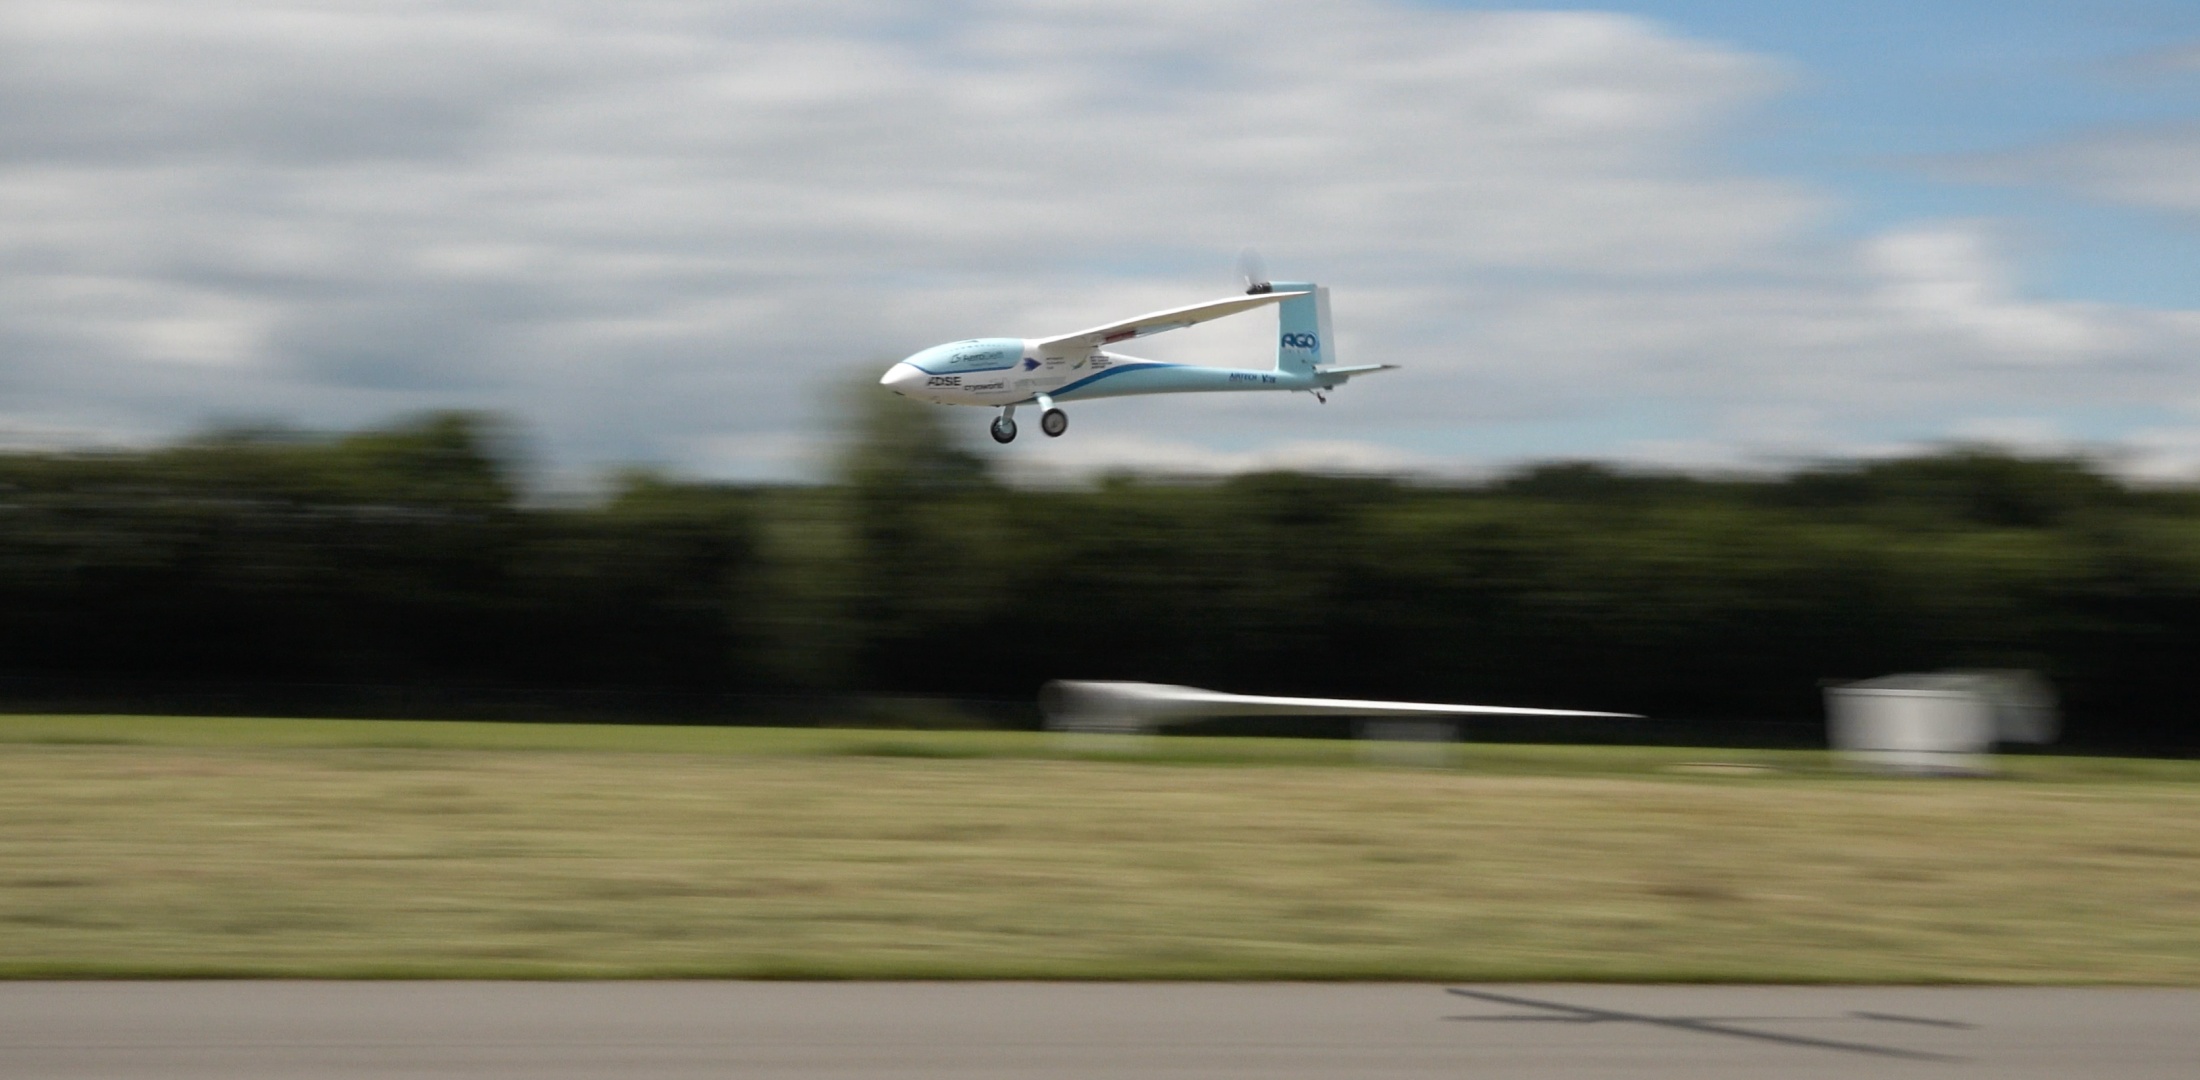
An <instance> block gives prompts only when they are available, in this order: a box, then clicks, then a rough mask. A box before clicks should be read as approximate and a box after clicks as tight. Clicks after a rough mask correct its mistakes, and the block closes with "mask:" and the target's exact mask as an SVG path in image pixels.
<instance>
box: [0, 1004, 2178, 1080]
mask: <svg viewBox="0 0 2200 1080" xmlns="http://www.w3.org/2000/svg"><path fill="white" fill-rule="evenodd" d="M0 1075H4V1076H7V1077H10V1078H14V1080H30V1078H66V1080H78V1078H85V1080H88V1078H93V1077H98V1078H101V1080H127V1078H136V1077H163V1078H199V1077H204V1078H213V1077H221V1078H224V1080H248V1078H260V1077H277V1076H280V1077H327V1078H364V1077H396V1076H403V1077H463V1078H469V1080H478V1078H505V1077H511V1078H519V1077H526V1078H530V1080H544V1078H561V1077H613V1076H616V1077H626V1078H642V1077H647V1078H659V1077H664V1078H672V1077H728V1076H740V1077H870V1076H893V1077H940V1078H947V1077H958V1078H968V1077H1080V1078H1085V1077H1134V1076H1135V1077H1231V1078H1239V1077H1242V1078H1247V1080H1251V1078H1255V1077H1258V1078H1263V1080H1274V1078H1302V1077H1303V1078H1312V1077H1325V1078H1326V1077H1347V1076H1349V1077H1380V1078H1389V1080H1408V1078H1420V1077H1444V1078H1447V1080H1451V1078H1458V1077H1484V1076H1488V1077H1528V1078H1537V1077H1552V1078H1556V1077H1567V1078H1573V1077H1614V1078H1617V1077H1628V1078H1645V1077H1648V1078H1657V1077H1673V1078H1679V1077H1764V1076H1782V1077H1865V1076H1870V1077H1909V1076H1918V1077H1947V1078H1956V1077H1972V1076H1979V1077H1984V1076H1993V1077H2004V1078H2007V1077H2072V1076H2086V1077H2092V1078H2133V1080H2136V1078H2142V1077H2163V1078H2168V1077H2177V1078H2179V1080H2183V1078H2187V1077H2191V1076H2194V1075H2200V991H2193V990H2148V989H2036V988H2029V989H2028V988H2012V989H2002V988H1915V987H1701V986H1685V987H1670V986H1659V987H1644V986H1590V985H1532V986H1528V985H1521V986H1500V985H1455V986H1435V985H1395V984H1386V985H1327V984H1194V985H1187V984H1139V983H1100V984H1095V983H724V982H651V983H464V982H424V983H408V982H163V983H120V982H63V983H54V982H48V983H36V982H18V983H0Z"/></svg>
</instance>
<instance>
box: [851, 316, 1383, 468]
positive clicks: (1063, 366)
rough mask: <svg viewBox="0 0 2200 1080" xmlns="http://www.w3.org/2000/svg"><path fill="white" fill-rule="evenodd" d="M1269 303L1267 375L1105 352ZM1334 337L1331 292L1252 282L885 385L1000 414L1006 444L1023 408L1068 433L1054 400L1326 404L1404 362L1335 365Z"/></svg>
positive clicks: (933, 360) (966, 352)
mask: <svg viewBox="0 0 2200 1080" xmlns="http://www.w3.org/2000/svg"><path fill="white" fill-rule="evenodd" d="M1269 304H1275V305H1277V307H1276V315H1277V318H1276V321H1277V324H1278V336H1277V339H1276V366H1275V367H1273V368H1270V369H1268V370H1265V371H1261V370H1254V369H1249V368H1223V367H1200V366H1197V365H1192V364H1165V363H1162V362H1160V361H1158V360H1141V359H1139V358H1138V357H1135V356H1124V355H1122V354H1120V353H1112V352H1109V351H1107V349H1106V346H1109V345H1113V344H1115V343H1116V342H1119V341H1129V340H1131V339H1132V338H1142V337H1149V336H1151V335H1154V334H1158V333H1161V332H1162V331H1164V330H1181V329H1183V328H1184V327H1187V326H1196V325H1198V324H1200V323H1203V322H1206V321H1208V320H1210V319H1219V318H1222V317H1223V316H1225V315H1236V314H1238V313H1239V312H1244V311H1251V310H1253V309H1254V308H1258V307H1265V306H1267V305H1269ZM1330 340H1331V339H1330V336H1329V290H1328V289H1327V288H1326V287H1324V286H1320V285H1315V284H1313V283H1311V282H1294V281H1278V282H1269V281H1259V280H1250V281H1249V283H1248V286H1247V288H1246V290H1245V295H1244V296H1233V297H1229V298H1227V299H1223V300H1209V301H1207V302H1206V303H1201V304H1192V305H1189V306H1187V307H1180V308H1170V309H1169V310H1167V311H1156V312H1153V313H1152V314H1150V315H1140V316H1138V317H1137V318H1135V319H1124V320H1122V321H1121V322H1112V323H1108V324H1106V325H1103V326H1095V327H1092V328H1091V329H1089V330H1079V331H1077V332H1076V333H1074V334H1063V335H1060V336H1059V337H1047V338H972V339H970V340H968V341H956V342H950V343H948V344H946V345H934V346H933V347H931V348H929V349H926V350H924V351H923V352H920V353H917V354H915V355H913V356H911V357H909V358H908V359H907V360H903V361H902V362H900V363H898V364H895V365H894V366H893V367H891V368H888V369H887V371H886V374H885V375H884V376H882V377H880V379H879V384H880V385H882V386H885V387H886V388H887V389H889V390H892V391H893V392H895V393H897V394H901V395H902V396H904V397H912V398H916V399H918V400H920V401H929V402H933V403H935V404H940V405H983V406H988V407H993V408H998V409H1000V410H1001V413H1000V415H999V416H997V417H995V418H994V419H993V441H994V442H1001V443H1005V442H1009V441H1012V440H1014V439H1015V438H1016V408H1017V406H1020V405H1037V406H1038V407H1039V408H1040V410H1041V412H1040V413H1039V430H1041V431H1044V432H1046V433H1047V434H1048V435H1050V436H1054V435H1060V434H1061V433H1062V432H1064V431H1067V430H1069V416H1068V415H1067V414H1065V413H1064V412H1062V410H1061V409H1060V408H1059V407H1057V405H1056V404H1055V403H1056V402H1061V401H1081V400H1084V399H1086V398H1103V397H1128V396H1130V395H1133V394H1189V393H1199V392H1203V391H1212V390H1299V391H1304V392H1307V393H1310V394H1313V395H1314V396H1315V398H1317V399H1319V400H1322V401H1327V400H1328V397H1327V395H1328V392H1329V391H1330V390H1331V389H1332V388H1334V387H1337V386H1341V385H1343V384H1344V382H1345V380H1347V379H1350V378H1351V377H1352V376H1354V375H1365V374H1367V373H1369V372H1373V371H1387V370H1390V369H1392V368H1395V367H1397V366H1398V365H1396V364H1362V365H1359V366H1357V367H1339V366H1336V365H1335V364H1334V363H1333V361H1334V359H1335V354H1334V353H1332V352H1331V351H1330Z"/></svg>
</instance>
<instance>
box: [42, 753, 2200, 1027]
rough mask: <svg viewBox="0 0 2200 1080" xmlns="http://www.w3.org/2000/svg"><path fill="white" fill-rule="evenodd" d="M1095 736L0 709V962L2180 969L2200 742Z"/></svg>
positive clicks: (2167, 974) (1713, 971) (1148, 974)
mask: <svg viewBox="0 0 2200 1080" xmlns="http://www.w3.org/2000/svg"><path fill="white" fill-rule="evenodd" d="M1107 746H1108V744H1106V743H1105V742H1101V741H1095V740H1093V739H1090V738H1088V739H1086V740H1084V741H1064V740H1063V739H1061V738H1058V737H1053V736H1046V735H1037V734H1023V733H974V732H877V731H836V730H774V729H739V728H731V729H729V728H642V727H592V726H579V725H574V726H563V725H559V726H551V725H522V724H461V723H452V724H435V723H414V722H397V721H333V720H249V719H199V718H157V717H0V975H14V976H67V975H88V976H101V975H105V976H126V975H127V976H188V975H266V976H278V975H279V976H453V977H456V976H487V977H599V976H705V975H708V976H743V977H919V978H1370V979H1372V978H1383V979H1639V980H1769V981H1820V980H1842V981H1850V980H1855V981H1974V980H1976V981H1998V982H2143V983H2183V984H2200V763H2193V762H2159V761H2131V760H2118V759H2080V758H2048V757H2023V758H2014V759H2010V760H2009V761H2008V762H2007V764H2008V766H2009V769H2008V772H2007V773H2006V774H2005V775H2004V776H2002V777H2000V778H1996V779H1984V780H1890V779H1871V778H1860V777H1852V776H1848V775H1845V774H1843V773H1841V772H1839V771H1838V770H1836V769H1834V768H1833V767H1832V766H1831V765H1830V763H1828V762H1827V761H1826V760H1825V759H1824V757H1823V756H1822V755H1818V754H1812V753H1800V752H1796V753H1778V752H1765V751H1708V750H1672V749H1652V748H1599V747H1532V746H1463V747H1458V748H1456V749H1455V750H1453V751H1452V752H1451V753H1452V757H1451V759H1450V760H1449V761H1448V762H1447V763H1445V764H1444V765H1443V766H1442V767H1434V768H1400V767H1383V766H1379V765H1369V764H1365V763H1362V762H1361V761H1360V759H1359V757H1358V756H1357V755H1358V753H1359V749H1358V748H1357V747H1355V746H1354V745H1353V744H1349V743H1341V742H1315V741H1294V740H1251V739H1179V738H1167V739H1152V740H1145V741H1142V742H1133V743H1130V744H1128V749H1126V750H1121V751H1116V750H1110V749H1108V748H1107ZM1722 763H1727V764H1754V765H1763V766H1769V767H1770V768H1769V769H1767V770H1764V771H1738V770H1732V769H1725V770H1721V769H1706V768H1705V766H1707V765H1709V766H1716V765H1719V764H1722Z"/></svg>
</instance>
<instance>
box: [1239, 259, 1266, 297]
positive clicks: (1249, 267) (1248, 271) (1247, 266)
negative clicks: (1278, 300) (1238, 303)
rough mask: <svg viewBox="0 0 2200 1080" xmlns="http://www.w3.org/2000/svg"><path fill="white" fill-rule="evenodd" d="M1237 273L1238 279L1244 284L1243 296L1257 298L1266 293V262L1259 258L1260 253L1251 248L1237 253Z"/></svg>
mask: <svg viewBox="0 0 2200 1080" xmlns="http://www.w3.org/2000/svg"><path fill="white" fill-rule="evenodd" d="M1237 273H1238V279H1239V280H1241V281H1243V282H1245V295H1247V296H1258V295H1260V294H1261V293H1264V292H1267V291H1268V288H1269V285H1268V260H1266V259H1263V258H1261V257H1260V252H1258V251H1254V250H1253V249H1252V248H1245V249H1244V250H1242V251H1239V252H1238V257H1237Z"/></svg>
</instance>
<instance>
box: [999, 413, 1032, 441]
mask: <svg viewBox="0 0 2200 1080" xmlns="http://www.w3.org/2000/svg"><path fill="white" fill-rule="evenodd" d="M1041 425H1042V426H1044V421H1041ZM992 431H993V441H994V442H997V443H1012V442H1015V441H1016V421H1014V420H1011V419H1009V418H1008V417H1007V416H996V417H994V418H993V428H992Z"/></svg>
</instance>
